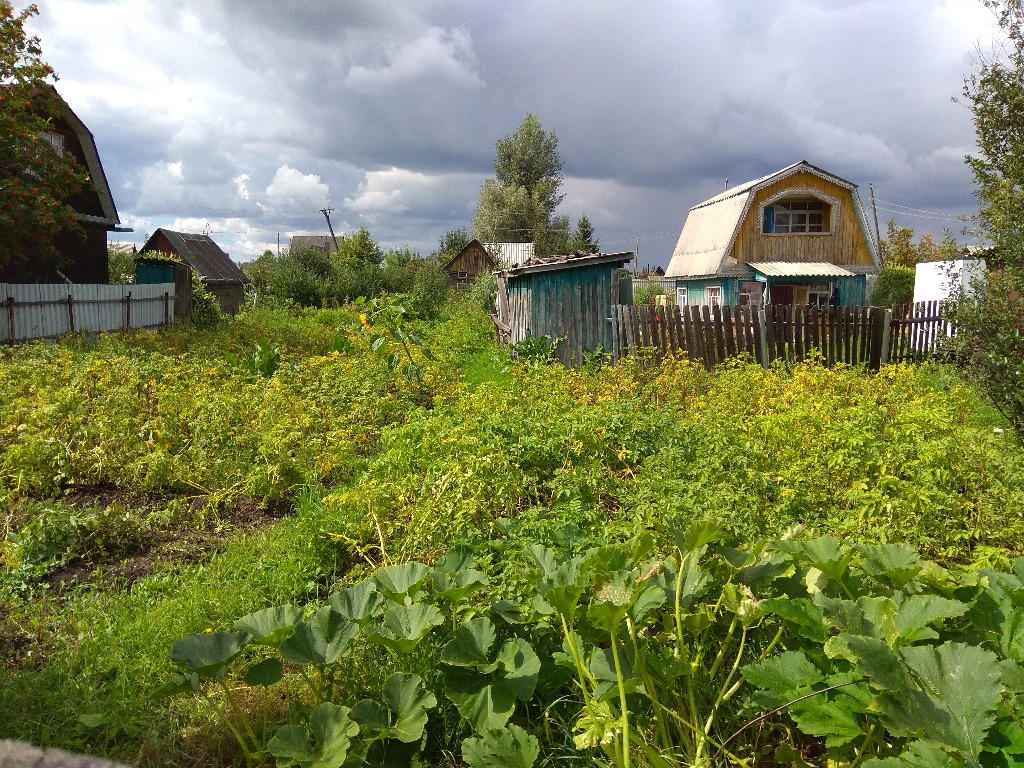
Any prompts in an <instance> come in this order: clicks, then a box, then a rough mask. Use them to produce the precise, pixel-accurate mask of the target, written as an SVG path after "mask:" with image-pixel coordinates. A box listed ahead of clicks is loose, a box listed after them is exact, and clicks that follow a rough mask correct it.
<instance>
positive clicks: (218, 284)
mask: <svg viewBox="0 0 1024 768" xmlns="http://www.w3.org/2000/svg"><path fill="white" fill-rule="evenodd" d="M142 251H143V252H144V253H145V252H147V251H158V252H160V253H166V254H168V255H171V256H176V257H177V258H178V259H180V260H181V261H183V262H185V263H186V264H188V265H189V266H190V267H192V269H194V270H195V271H196V272H198V273H199V277H200V278H201V279H202V281H203V285H205V286H206V287H207V289H209V291H210V292H211V293H212V294H213V295H214V296H216V297H217V301H218V302H219V303H220V307H221V309H223V310H224V311H225V312H230V313H234V312H237V311H238V308H239V307H240V306H241V305H242V302H243V301H244V299H245V286H246V284H247V283H248V282H249V278H248V277H246V276H245V273H244V272H242V269H241V268H240V267H239V266H238V265H237V264H235V262H233V261H232V260H231V258H230V257H229V256H228V255H227V254H226V253H225V252H224V251H222V250H221V248H220V246H218V245H217V244H216V243H215V242H213V238H211V237H210V236H209V235H193V234H188V233H185V232H172V231H171V230H169V229H158V230H157V231H156V232H154V233H153V234H152V235H150V237H149V239H148V240H147V241H146V244H145V245H143V246H142Z"/></svg>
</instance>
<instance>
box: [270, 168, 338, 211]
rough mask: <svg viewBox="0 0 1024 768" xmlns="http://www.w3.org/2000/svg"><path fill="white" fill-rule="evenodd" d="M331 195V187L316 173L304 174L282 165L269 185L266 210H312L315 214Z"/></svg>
mask: <svg viewBox="0 0 1024 768" xmlns="http://www.w3.org/2000/svg"><path fill="white" fill-rule="evenodd" d="M329 194H330V187H329V186H328V185H327V184H325V183H324V182H323V181H321V180H320V177H319V176H318V175H316V174H315V173H303V172H302V171H299V170H296V169H295V168H292V167H291V166H290V165H282V166H280V167H279V168H278V169H277V171H276V172H275V173H274V178H273V180H272V181H271V182H270V184H268V185H267V190H266V201H265V205H266V209H265V210H268V211H272V212H281V211H303V210H308V209H311V210H312V211H313V212H315V211H316V210H318V209H319V208H320V207H321V206H324V205H326V204H327V199H328V195H329ZM262 207H263V206H261V208H262Z"/></svg>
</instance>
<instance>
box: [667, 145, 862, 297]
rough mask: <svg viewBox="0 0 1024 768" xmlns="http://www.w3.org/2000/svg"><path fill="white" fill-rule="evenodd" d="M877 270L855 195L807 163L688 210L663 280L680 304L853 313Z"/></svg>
mask: <svg viewBox="0 0 1024 768" xmlns="http://www.w3.org/2000/svg"><path fill="white" fill-rule="evenodd" d="M879 269H880V261H879V257H878V249H877V245H876V243H875V241H874V238H872V236H871V230H870V229H869V227H868V221H867V217H866V215H865V212H864V207H863V206H862V205H861V201H860V195H859V194H858V192H857V186H856V185H855V184H853V183H851V182H849V181H846V180H845V179H841V178H840V177H838V176H836V175H834V174H832V173H829V172H828V171H824V170H822V169H821V168H818V167H816V166H813V165H811V164H810V163H808V162H807V161H801V162H799V163H795V164H793V165H791V166H789V167H787V168H783V169H782V170H780V171H776V172H775V173H772V174H769V175H768V176H764V177H762V178H760V179H755V180H754V181H750V182H747V183H746V184H741V185H739V186H738V187H733V188H732V189H728V190H726V191H725V192H723V193H721V194H720V195H716V196H715V197H712V198H711V199H710V200H705V201H704V202H703V203H700V204H699V205H695V206H694V207H693V208H691V209H690V212H689V215H688V216H687V218H686V223H685V224H684V226H683V231H682V233H681V234H680V235H679V241H678V243H677V244H676V247H675V251H673V253H672V260H671V262H670V263H669V266H668V270H667V271H666V276H667V277H669V278H674V279H675V287H676V303H677V304H680V305H687V304H699V305H713V304H730V305H738V304H763V303H765V302H768V303H772V304H813V305H819V306H823V305H828V304H833V305H840V306H856V305H860V304H864V303H865V301H866V298H867V297H866V282H867V275H873V274H876V273H877V272H878V271H879Z"/></svg>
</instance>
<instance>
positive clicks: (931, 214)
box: [876, 200, 946, 218]
mask: <svg viewBox="0 0 1024 768" xmlns="http://www.w3.org/2000/svg"><path fill="white" fill-rule="evenodd" d="M876 202H879V203H885V204H886V205H892V206H895V207H896V208H904V209H906V210H908V211H917V212H918V213H924V214H927V215H929V216H938V217H940V218H945V217H946V214H944V213H939V212H938V211H926V210H924V209H923V208H911V207H910V206H909V205H901V204H900V203H894V202H892V201H890V200H877V201H876Z"/></svg>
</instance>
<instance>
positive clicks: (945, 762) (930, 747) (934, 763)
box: [864, 741, 962, 768]
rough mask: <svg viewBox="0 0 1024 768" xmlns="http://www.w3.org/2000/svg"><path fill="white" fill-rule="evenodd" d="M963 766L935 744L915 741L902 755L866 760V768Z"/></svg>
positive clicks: (954, 767)
mask: <svg viewBox="0 0 1024 768" xmlns="http://www.w3.org/2000/svg"><path fill="white" fill-rule="evenodd" d="M961 764H962V763H960V761H958V760H955V759H954V758H953V756H952V755H950V754H948V753H946V752H943V751H942V750H941V749H940V748H939V747H937V746H936V745H935V744H929V743H928V742H927V741H915V742H912V743H911V744H910V746H909V747H908V748H907V749H906V750H905V751H904V752H903V754H901V755H897V756H893V757H882V758H878V757H873V758H871V759H870V760H865V761H864V768H957V767H958V766H959V765H961Z"/></svg>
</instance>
